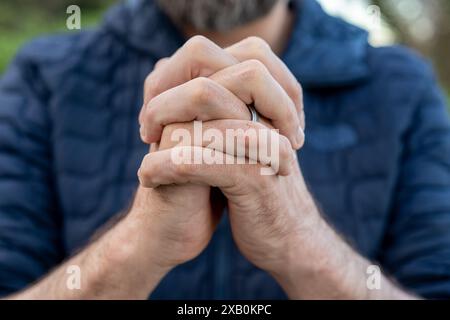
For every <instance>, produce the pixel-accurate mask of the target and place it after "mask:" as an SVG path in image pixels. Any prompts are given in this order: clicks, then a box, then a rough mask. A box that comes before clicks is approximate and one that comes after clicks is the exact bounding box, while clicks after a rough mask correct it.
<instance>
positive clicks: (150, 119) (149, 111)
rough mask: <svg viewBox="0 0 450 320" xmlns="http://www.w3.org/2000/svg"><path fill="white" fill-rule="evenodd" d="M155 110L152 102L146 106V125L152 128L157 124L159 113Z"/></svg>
mask: <svg viewBox="0 0 450 320" xmlns="http://www.w3.org/2000/svg"><path fill="white" fill-rule="evenodd" d="M155 110H156V109H155V108H154V107H152V101H151V100H150V102H149V103H148V104H147V105H146V106H144V123H145V124H146V125H147V126H151V125H153V124H155V123H157V119H156V117H157V112H155Z"/></svg>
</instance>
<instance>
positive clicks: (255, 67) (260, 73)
mask: <svg viewBox="0 0 450 320" xmlns="http://www.w3.org/2000/svg"><path fill="white" fill-rule="evenodd" d="M242 64H243V70H242V74H241V75H242V77H243V78H244V79H247V80H255V79H261V78H262V77H264V76H265V75H266V74H267V72H268V71H267V68H266V66H265V65H264V64H263V63H262V62H261V61H259V60H257V59H250V60H247V61H245V62H243V63H242Z"/></svg>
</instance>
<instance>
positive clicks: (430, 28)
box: [371, 0, 450, 90]
mask: <svg viewBox="0 0 450 320" xmlns="http://www.w3.org/2000/svg"><path fill="white" fill-rule="evenodd" d="M371 2H372V3H373V4H375V5H378V6H379V7H380V9H381V12H382V15H383V17H384V19H385V21H386V22H387V23H388V24H389V25H390V27H391V28H392V30H393V31H394V32H395V34H396V36H397V38H398V41H399V42H400V43H403V44H405V45H408V46H411V47H413V48H415V49H417V50H418V51H419V52H421V53H422V54H424V55H425V56H427V57H429V58H430V59H431V60H432V61H433V63H434V65H435V68H436V70H437V72H438V74H439V78H440V80H441V82H442V84H443V85H444V86H445V87H446V88H447V89H448V90H450V0H371Z"/></svg>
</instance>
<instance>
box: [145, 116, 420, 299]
mask: <svg viewBox="0 0 450 320" xmlns="http://www.w3.org/2000/svg"><path fill="white" fill-rule="evenodd" d="M229 122H230V120H217V121H214V122H213V124H211V125H210V126H211V127H216V128H218V130H219V131H223V130H224V128H228V127H230V123H229ZM239 125H240V126H241V127H242V129H243V130H245V128H247V127H248V123H246V122H245V121H240V122H238V124H237V125H235V127H236V126H239ZM280 139H282V138H281V136H280ZM260 143H261V141H258V145H260ZM250 144H251V143H250V142H249V145H250ZM280 145H282V146H286V144H285V143H281V144H280ZM287 145H288V146H289V144H287ZM246 147H248V145H246ZM181 149H183V150H184V151H185V154H189V153H192V154H195V153H197V154H199V155H202V154H204V153H205V152H206V151H207V149H206V148H205V147H204V146H198V145H191V146H176V147H174V148H173V149H167V150H164V151H161V152H157V153H154V154H150V155H147V156H146V157H145V158H144V161H143V163H142V165H141V171H140V173H141V175H140V180H141V183H142V185H143V186H145V187H149V188H154V187H158V186H161V185H166V184H173V183H175V184H185V183H188V182H189V183H194V184H199V185H209V186H214V187H218V188H220V190H221V191H222V192H223V194H224V195H225V197H226V198H227V199H228V208H229V218H230V223H231V228H232V233H233V238H234V240H235V242H236V244H237V246H238V247H239V249H240V251H241V252H242V253H243V255H245V256H246V257H247V259H249V261H251V262H252V263H254V264H255V265H256V266H258V267H259V268H261V269H263V270H265V271H267V272H269V273H270V274H271V275H272V276H273V277H274V278H275V279H276V280H277V281H278V282H279V284H280V285H281V286H282V287H283V288H284V290H285V292H286V293H287V294H288V296H289V297H290V298H291V299H413V298H414V296H412V295H409V294H408V293H406V292H404V291H402V290H401V289H399V288H398V287H396V286H395V285H394V284H393V283H392V282H390V281H389V280H388V279H387V278H386V277H384V276H382V280H381V289H380V290H373V291H371V290H369V289H368V288H367V286H366V280H367V275H366V270H367V267H368V266H369V265H370V263H369V262H368V261H366V260H365V259H364V258H362V257H361V256H359V255H358V254H357V253H356V252H354V251H353V250H352V249H351V248H350V246H349V245H347V244H346V243H345V242H344V241H343V240H342V239H341V238H340V237H339V236H338V235H337V234H336V233H335V232H334V231H333V229H332V228H331V227H330V226H329V225H328V224H327V223H326V222H325V221H324V219H323V218H322V217H321V215H320V214H319V211H318V209H317V207H316V205H315V203H314V200H313V198H312V196H311V194H310V193H309V192H308V190H307V187H306V185H305V182H304V179H303V176H302V174H301V170H300V168H299V167H298V164H297V161H296V157H295V155H294V151H292V149H290V152H291V153H292V156H286V155H285V156H283V157H281V161H285V162H288V163H287V164H286V165H285V166H284V167H285V168H289V172H290V173H289V174H285V175H284V176H282V175H271V176H263V175H261V174H260V169H261V167H262V165H261V164H243V165H238V164H236V159H235V158H234V159H232V160H234V162H232V161H231V162H232V163H234V164H231V165H223V164H187V163H185V164H175V163H173V161H171V153H172V152H178V151H179V150H181ZM280 150H283V151H282V153H286V148H285V147H282V148H281V149H280ZM222 151H223V150H222ZM216 152H218V153H219V154H221V156H222V157H223V158H224V159H227V158H230V157H234V155H230V154H228V153H221V151H220V150H217V149H216ZM247 153H248V152H247Z"/></svg>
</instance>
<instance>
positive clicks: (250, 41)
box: [245, 36, 271, 56]
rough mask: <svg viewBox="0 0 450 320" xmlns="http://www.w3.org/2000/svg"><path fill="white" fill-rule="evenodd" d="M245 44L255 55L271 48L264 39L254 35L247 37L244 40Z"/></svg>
mask: <svg viewBox="0 0 450 320" xmlns="http://www.w3.org/2000/svg"><path fill="white" fill-rule="evenodd" d="M245 44H246V45H247V48H248V50H249V52H251V53H252V54H253V55H255V56H260V55H262V54H266V53H267V52H269V51H270V50H271V49H270V46H269V44H268V43H267V42H266V41H265V40H264V39H262V38H260V37H256V36H252V37H248V38H247V39H246V40H245Z"/></svg>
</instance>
